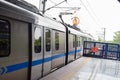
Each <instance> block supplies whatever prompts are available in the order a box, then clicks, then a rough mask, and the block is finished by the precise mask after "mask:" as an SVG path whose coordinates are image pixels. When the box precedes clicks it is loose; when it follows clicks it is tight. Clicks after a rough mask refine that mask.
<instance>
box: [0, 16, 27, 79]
mask: <svg viewBox="0 0 120 80" xmlns="http://www.w3.org/2000/svg"><path fill="white" fill-rule="evenodd" d="M1 18H2V17H1V16H0V80H28V58H29V55H28V54H29V36H28V35H29V34H28V33H29V28H28V26H29V24H28V23H26V22H22V21H17V20H12V19H8V18H2V19H1Z"/></svg>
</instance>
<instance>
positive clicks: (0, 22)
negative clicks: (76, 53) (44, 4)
mask: <svg viewBox="0 0 120 80" xmlns="http://www.w3.org/2000/svg"><path fill="white" fill-rule="evenodd" d="M65 43H66V29H65V27H64V26H63V25H62V24H61V23H59V22H57V21H55V20H53V19H50V18H48V17H45V16H43V15H40V14H37V13H35V12H32V11H30V10H27V9H24V8H22V7H20V6H17V5H15V4H13V3H10V2H7V1H4V0H1V1H0V80H37V79H39V78H41V77H42V76H44V75H46V74H48V73H50V72H51V71H52V70H54V69H55V68H59V67H61V66H63V65H65V54H66V47H65V46H66V45H65Z"/></svg>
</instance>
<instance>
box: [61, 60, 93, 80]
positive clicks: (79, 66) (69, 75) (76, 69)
mask: <svg viewBox="0 0 120 80" xmlns="http://www.w3.org/2000/svg"><path fill="white" fill-rule="evenodd" d="M90 59H91V58H87V59H85V60H84V61H83V62H82V63H81V64H80V65H78V66H77V67H76V68H75V69H74V70H72V71H71V72H69V73H68V74H65V75H64V76H63V77H62V78H61V80H70V79H71V78H72V77H73V76H74V74H75V73H77V72H78V71H79V70H80V69H81V68H82V67H83V66H84V65H85V64H86V63H87V62H88V61H90Z"/></svg>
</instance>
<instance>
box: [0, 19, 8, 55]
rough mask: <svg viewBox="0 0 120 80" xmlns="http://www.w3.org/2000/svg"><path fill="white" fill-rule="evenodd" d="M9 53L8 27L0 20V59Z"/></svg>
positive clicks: (5, 22)
mask: <svg viewBox="0 0 120 80" xmlns="http://www.w3.org/2000/svg"><path fill="white" fill-rule="evenodd" d="M9 53H10V26H9V24H8V22H7V21H3V20H0V57H6V56H8V55H9Z"/></svg>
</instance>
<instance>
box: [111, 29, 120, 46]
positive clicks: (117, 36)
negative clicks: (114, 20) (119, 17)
mask: <svg viewBox="0 0 120 80" xmlns="http://www.w3.org/2000/svg"><path fill="white" fill-rule="evenodd" d="M113 42H114V43H118V44H120V31H117V32H115V36H113Z"/></svg>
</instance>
